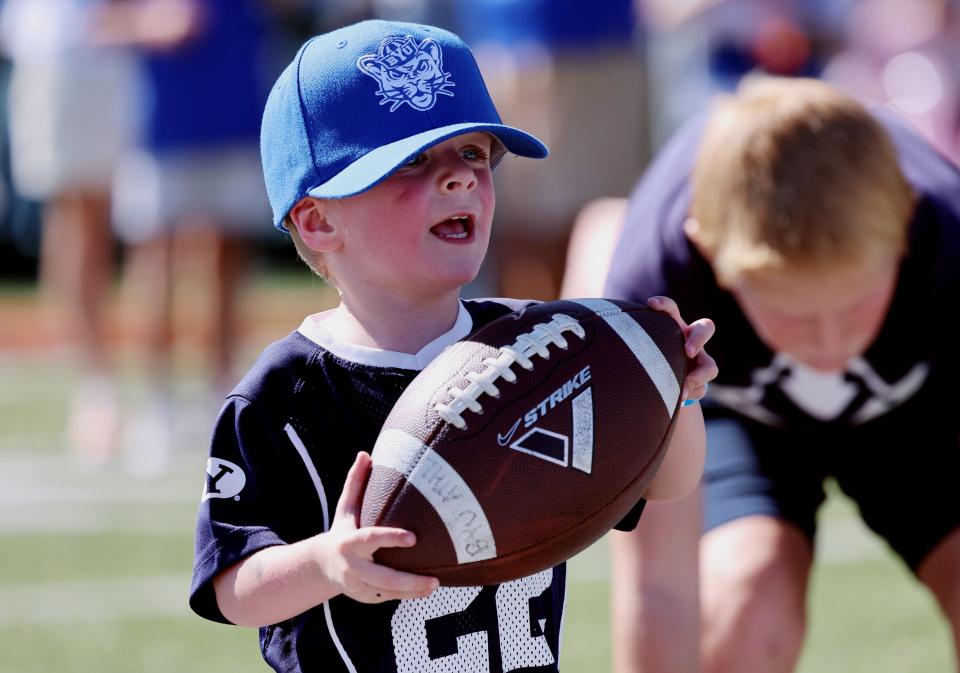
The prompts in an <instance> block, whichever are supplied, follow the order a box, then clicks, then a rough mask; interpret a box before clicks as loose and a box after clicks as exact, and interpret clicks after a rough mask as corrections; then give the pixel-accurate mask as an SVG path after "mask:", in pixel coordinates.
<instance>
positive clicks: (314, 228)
mask: <svg viewBox="0 0 960 673" xmlns="http://www.w3.org/2000/svg"><path fill="white" fill-rule="evenodd" d="M328 206H329V203H328V202H326V201H324V200H322V199H314V198H310V197H307V198H305V199H301V200H300V201H297V203H296V204H294V206H293V208H291V209H290V213H289V215H290V219H291V220H292V221H293V225H294V226H295V227H296V228H297V231H298V232H299V233H300V238H301V239H302V240H303V242H304V244H306V246H307V247H309V248H310V249H311V250H314V251H316V252H333V251H334V250H336V249H338V248H339V247H340V246H341V245H343V240H342V239H343V236H342V228H341V227H339V226H338V225H336V224H334V223H333V221H332V220H331V219H330V218H329V217H328Z"/></svg>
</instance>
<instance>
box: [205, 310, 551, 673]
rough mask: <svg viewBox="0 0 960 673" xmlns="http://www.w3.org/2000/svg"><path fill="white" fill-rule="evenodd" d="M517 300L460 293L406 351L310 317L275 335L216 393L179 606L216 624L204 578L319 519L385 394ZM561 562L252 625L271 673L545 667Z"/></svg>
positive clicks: (366, 440)
mask: <svg viewBox="0 0 960 673" xmlns="http://www.w3.org/2000/svg"><path fill="white" fill-rule="evenodd" d="M523 305H524V304H523V303H522V302H510V301H508V300H495V301H492V300H486V301H468V302H463V303H462V305H461V310H460V315H459V318H458V320H457V322H456V324H455V325H454V327H453V329H452V330H451V331H450V332H448V333H447V334H444V335H443V336H441V337H440V338H438V339H437V340H435V341H434V342H432V343H430V344H428V345H427V346H425V347H424V349H423V350H421V351H420V352H419V353H417V354H415V355H408V354H402V353H392V352H386V351H380V350H377V349H372V348H364V347H360V346H356V345H352V344H347V343H344V342H342V341H338V340H336V339H335V338H333V337H332V336H331V335H330V334H329V333H328V332H326V331H325V330H324V329H323V327H322V321H318V320H316V319H315V318H314V317H308V318H307V319H306V320H305V321H304V323H303V325H302V326H301V327H300V329H299V330H298V331H296V332H294V333H292V334H290V335H289V336H287V337H286V338H284V339H282V340H280V341H278V342H276V343H274V344H273V345H271V346H270V347H269V348H267V349H266V350H265V351H264V353H263V354H262V355H261V356H260V358H259V359H258V361H257V363H256V364H255V365H254V367H253V368H252V369H251V371H250V372H249V373H248V374H247V376H246V377H245V378H244V379H243V381H241V382H240V384H239V385H238V386H237V388H236V389H235V390H234V391H233V392H232V393H231V394H230V395H229V396H228V398H227V401H226V405H225V406H224V408H223V410H222V411H221V413H220V416H219V419H218V421H217V426H216V430H215V432H214V436H213V442H212V447H211V456H210V459H209V461H208V463H207V481H206V488H205V489H204V494H203V501H202V503H201V506H200V512H199V517H198V522H197V536H196V556H195V562H194V571H193V582H192V587H191V595H190V605H191V607H192V608H193V609H194V610H195V611H196V612H197V613H198V614H200V615H201V616H203V617H206V618H208V619H212V620H214V621H220V622H227V620H226V619H225V618H224V616H223V614H222V613H221V612H220V610H219V609H218V607H217V602H216V598H215V595H214V591H213V584H212V580H213V578H214V577H215V576H216V575H217V574H218V573H220V572H221V571H223V570H225V569H226V568H228V567H229V566H231V565H232V564H234V563H236V562H237V561H239V560H241V559H243V558H245V557H247V556H249V555H250V554H253V553H254V552H256V551H258V550H260V549H263V548H264V547H268V546H271V545H278V544H288V543H293V542H296V541H299V540H303V539H305V538H308V537H311V536H314V535H317V534H318V533H322V532H324V531H325V530H327V528H328V527H329V523H330V518H331V517H332V515H333V512H334V509H335V507H336V503H337V501H338V499H339V498H340V493H341V490H342V487H343V483H344V479H345V477H346V474H347V471H348V469H349V468H350V466H351V465H352V464H353V461H354V458H355V456H356V454H357V452H359V451H371V450H372V448H373V445H374V443H375V441H376V438H377V435H378V433H379V431H380V427H381V426H382V424H383V421H384V420H385V419H386V416H387V414H388V413H389V411H390V409H391V408H392V407H393V404H394V402H395V401H396V400H397V398H398V397H399V396H400V394H401V393H402V392H403V390H404V389H405V388H406V387H407V385H409V383H410V381H411V380H412V379H413V378H414V376H415V375H416V374H417V372H418V371H419V370H421V369H423V367H424V366H426V364H427V363H429V362H430V361H431V360H432V359H433V358H434V357H435V356H436V355H437V354H439V353H440V351H441V350H442V349H443V348H444V347H446V346H447V345H449V344H450V343H453V342H454V341H456V340H458V339H462V338H463V337H465V336H467V335H468V334H469V333H470V332H472V331H473V330H474V329H476V328H478V327H480V326H482V325H484V324H486V323H488V322H490V321H491V320H493V319H495V318H497V317H499V316H501V315H504V314H506V313H509V312H511V311H513V310H517V309H519V308H520V307H521V306H523ZM565 584H566V567H565V565H563V564H561V565H559V566H557V567H555V568H552V569H549V570H546V571H543V572H541V573H538V574H536V575H532V576H530V577H526V578H523V579H520V580H516V581H513V582H508V583H505V584H501V585H496V586H488V587H441V588H440V589H438V590H437V591H435V592H434V593H433V594H432V595H431V596H430V597H428V598H424V599H416V600H405V601H390V602H387V603H382V604H378V605H367V604H361V603H358V602H356V601H354V600H352V599H350V598H347V597H346V596H342V595H341V596H337V597H335V598H332V599H331V600H329V601H327V602H325V603H323V604H321V605H318V606H316V607H315V608H313V609H311V610H309V611H307V612H305V613H303V614H301V615H299V616H296V617H294V618H291V619H289V620H287V621H285V622H282V623H280V624H275V625H272V626H268V627H266V628H263V629H261V630H260V645H261V649H262V651H263V656H264V658H265V659H266V661H267V662H268V663H269V664H270V665H271V666H272V667H273V668H274V669H275V670H277V671H324V672H325V673H329V672H332V671H351V672H359V673H371V672H376V673H427V672H428V671H441V670H442V671H464V672H474V671H475V672H487V671H490V672H493V673H500V672H503V673H506V672H507V671H519V670H523V671H530V672H535V671H542V672H548V671H557V670H558V666H557V662H558V659H559V639H560V626H561V622H562V616H563V606H564V598H565Z"/></svg>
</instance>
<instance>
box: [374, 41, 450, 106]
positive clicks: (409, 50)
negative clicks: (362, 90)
mask: <svg viewBox="0 0 960 673" xmlns="http://www.w3.org/2000/svg"><path fill="white" fill-rule="evenodd" d="M357 67H358V68H360V70H361V71H362V72H363V73H364V74H366V75H369V76H370V77H372V78H373V79H375V80H377V83H378V84H379V85H380V88H379V89H378V90H377V92H376V93H377V95H378V96H382V97H383V99H382V100H381V101H380V105H386V104H387V103H390V112H393V111H394V110H396V109H397V108H398V107H400V106H401V105H403V104H404V103H406V104H408V105H409V106H410V107H412V108H414V109H415V110H420V111H425V110H429V109H430V108H432V107H433V106H434V105H435V104H436V102H437V96H440V95H443V96H451V97H452V96H453V92H452V91H448V90H447V87H452V86H456V85H455V84H454V83H453V82H451V81H450V73H448V72H444V71H443V51H442V50H441V49H440V45H439V44H437V43H436V42H434V41H433V40H431V39H426V40H424V41H423V42H421V43H420V44H417V41H416V40H414V39H413V38H412V37H410V36H409V35H407V36H404V37H398V36H393V37H388V38H387V39H385V40H384V41H383V42H381V43H380V48H379V49H378V50H377V54H376V56H374V55H373V54H367V55H366V56H361V57H360V58H359V59H358V60H357Z"/></svg>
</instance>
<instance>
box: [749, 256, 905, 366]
mask: <svg viewBox="0 0 960 673" xmlns="http://www.w3.org/2000/svg"><path fill="white" fill-rule="evenodd" d="M898 268H899V258H897V257H896V256H894V255H890V256H887V257H884V258H882V259H878V260H875V261H874V263H872V264H870V265H866V266H858V267H856V268H853V269H845V270H839V271H831V272H828V273H826V274H817V273H812V272H806V273H801V272H796V271H785V272H769V273H766V274H763V275H757V276H751V277H743V278H741V279H740V280H739V281H738V282H737V283H736V284H735V285H734V286H733V287H731V288H730V291H731V292H732V293H733V295H734V297H736V299H737V303H738V304H739V305H740V308H741V309H742V310H743V312H744V314H746V316H747V319H748V320H749V321H750V323H751V325H752V326H753V328H754V330H755V331H756V332H757V335H758V336H759V337H760V338H761V339H762V340H763V341H764V343H766V344H767V345H768V346H769V347H770V348H771V349H772V350H774V351H777V352H781V353H785V354H787V355H789V356H791V357H792V358H793V359H795V360H797V361H799V362H801V363H803V364H805V365H807V366H809V367H813V368H814V369H819V370H821V371H841V370H843V369H844V368H845V367H846V365H847V363H848V362H849V361H850V360H851V359H852V358H854V357H857V356H859V355H861V354H862V353H863V352H864V351H865V350H866V349H867V348H868V347H869V346H870V344H871V343H872V342H873V340H874V339H875V338H876V336H877V334H878V332H879V331H880V328H881V326H882V325H883V320H884V318H885V317H886V314H887V309H888V308H889V306H890V301H891V299H892V298H893V293H894V290H895V289H896V283H897V270H898Z"/></svg>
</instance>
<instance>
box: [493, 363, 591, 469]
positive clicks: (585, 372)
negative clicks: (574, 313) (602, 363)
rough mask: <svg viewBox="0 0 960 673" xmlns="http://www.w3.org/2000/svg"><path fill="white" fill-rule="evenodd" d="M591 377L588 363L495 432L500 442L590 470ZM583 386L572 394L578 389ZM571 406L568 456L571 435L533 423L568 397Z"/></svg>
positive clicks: (540, 456)
mask: <svg viewBox="0 0 960 673" xmlns="http://www.w3.org/2000/svg"><path fill="white" fill-rule="evenodd" d="M589 380H590V365H587V366H586V367H584V368H583V369H581V370H580V371H579V372H577V373H576V374H575V375H574V376H573V377H571V378H570V379H568V380H567V381H564V383H563V384H562V385H561V386H560V387H559V388H557V389H556V390H554V391H553V392H552V393H550V395H548V396H547V397H546V398H544V399H543V400H541V401H540V403H539V404H537V405H536V406H535V407H533V408H532V409H531V410H530V411H528V412H527V413H525V414H524V415H523V417H522V418H518V419H517V420H516V421H515V422H514V424H513V425H512V426H510V429H509V430H507V432H506V433H497V442H498V443H499V444H500V446H507V445H508V444H509V446H510V448H511V449H514V450H516V451H522V452H523V453H529V454H530V455H533V456H536V457H538V458H542V459H543V460H547V461H549V462H551V463H556V464H557V465H562V466H564V467H566V466H567V465H571V466H572V467H573V468H574V469H577V470H580V471H582V472H586V473H587V474H589V473H590V471H591V469H592V468H593V392H592V390H591V388H590V386H587V385H586V384H587V382H588V381H589ZM581 389H583V390H582V392H580V393H579V394H578V395H576V396H575V397H573V394H574V392H575V391H577V390H581ZM571 397H572V400H571V403H570V404H571V405H572V407H573V428H572V431H573V432H572V434H573V457H572V460H571V458H570V443H571V442H570V437H569V436H568V435H564V434H561V433H558V432H553V431H550V430H544V429H543V428H538V427H532V428H531V426H534V425H535V424H536V423H537V422H538V421H539V420H541V419H543V418H544V417H545V416H546V415H547V414H548V413H550V412H551V411H552V410H553V409H555V408H556V407H557V406H558V405H559V404H561V403H562V402H564V401H565V400H567V399H570V398H571ZM521 421H522V422H523V427H524V428H530V430H528V431H527V432H525V433H524V434H523V435H522V436H521V437H520V438H519V439H518V440H517V441H515V442H513V443H512V444H511V443H510V440H511V439H513V436H514V435H515V434H516V433H517V430H519V429H520V422H521Z"/></svg>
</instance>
